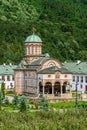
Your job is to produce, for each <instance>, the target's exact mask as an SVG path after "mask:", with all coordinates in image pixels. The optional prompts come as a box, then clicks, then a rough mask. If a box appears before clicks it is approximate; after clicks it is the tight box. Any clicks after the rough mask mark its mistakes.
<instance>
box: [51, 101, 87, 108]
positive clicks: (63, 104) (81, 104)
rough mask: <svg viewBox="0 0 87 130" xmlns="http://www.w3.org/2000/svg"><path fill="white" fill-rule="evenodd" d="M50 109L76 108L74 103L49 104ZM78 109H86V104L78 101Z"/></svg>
mask: <svg viewBox="0 0 87 130" xmlns="http://www.w3.org/2000/svg"><path fill="white" fill-rule="evenodd" d="M50 107H54V108H75V107H76V103H75V102H57V103H50ZM78 107H86V108H87V102H85V101H78Z"/></svg>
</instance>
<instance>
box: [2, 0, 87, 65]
mask: <svg viewBox="0 0 87 130" xmlns="http://www.w3.org/2000/svg"><path fill="white" fill-rule="evenodd" d="M33 27H34V28H35V29H36V32H35V34H37V35H39V36H40V37H41V39H42V40H43V53H47V52H48V53H49V54H50V56H51V57H54V58H57V59H59V60H61V61H76V60H81V61H87V0H0V64H2V63H10V62H12V63H14V64H17V63H18V62H20V60H21V59H22V58H23V55H24V40H25V39H26V37H27V36H29V35H31V34H32V28H33Z"/></svg>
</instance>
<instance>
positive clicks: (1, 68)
mask: <svg viewBox="0 0 87 130" xmlns="http://www.w3.org/2000/svg"><path fill="white" fill-rule="evenodd" d="M15 68H16V65H11V64H10V65H6V64H3V65H0V85H1V83H2V82H4V83H5V88H6V89H8V88H14V69H15Z"/></svg>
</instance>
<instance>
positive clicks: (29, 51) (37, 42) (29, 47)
mask: <svg viewBox="0 0 87 130" xmlns="http://www.w3.org/2000/svg"><path fill="white" fill-rule="evenodd" d="M41 57H43V55H42V40H41V38H40V37H39V36H37V35H35V34H34V33H33V34H32V35H30V36H28V37H27V38H26V40H25V59H26V60H27V62H28V63H31V62H32V61H34V60H35V59H39V58H41Z"/></svg>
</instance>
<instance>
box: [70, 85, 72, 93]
mask: <svg viewBox="0 0 87 130" xmlns="http://www.w3.org/2000/svg"><path fill="white" fill-rule="evenodd" d="M71 87H72V85H70V94H71Z"/></svg>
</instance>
